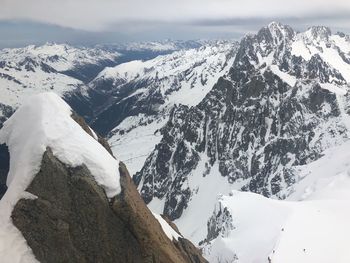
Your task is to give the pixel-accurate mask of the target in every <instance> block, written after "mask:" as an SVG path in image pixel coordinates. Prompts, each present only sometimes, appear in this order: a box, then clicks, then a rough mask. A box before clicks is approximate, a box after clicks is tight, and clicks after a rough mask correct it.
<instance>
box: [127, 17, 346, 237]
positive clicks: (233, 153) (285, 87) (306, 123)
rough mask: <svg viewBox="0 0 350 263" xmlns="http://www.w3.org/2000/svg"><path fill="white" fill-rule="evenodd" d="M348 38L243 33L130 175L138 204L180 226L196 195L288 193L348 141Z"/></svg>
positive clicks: (316, 31)
mask: <svg viewBox="0 0 350 263" xmlns="http://www.w3.org/2000/svg"><path fill="white" fill-rule="evenodd" d="M349 42H350V40H349V37H348V36H346V35H344V34H332V33H331V31H330V30H329V29H328V28H326V27H312V28H310V29H309V30H308V31H306V32H304V33H297V32H295V31H294V30H293V29H292V28H290V27H289V26H284V25H281V24H279V23H271V24H270V25H269V26H268V27H264V28H262V29H261V30H260V31H259V32H258V33H257V34H255V35H247V36H245V37H244V38H243V39H242V41H241V42H240V46H239V49H238V51H237V54H236V56H235V59H234V62H233V64H232V66H231V68H230V70H229V73H228V74H226V75H225V76H224V77H222V78H220V79H219V81H218V82H217V83H216V84H215V85H214V87H213V88H212V90H211V91H210V92H209V93H208V94H207V95H206V97H205V98H204V99H203V100H202V101H201V102H200V103H199V104H198V105H196V106H193V107H188V106H182V105H180V106H178V107H175V108H174V109H173V111H172V112H171V114H170V118H169V120H168V122H167V123H166V125H165V126H164V127H163V128H162V129H161V130H160V132H161V136H162V137H161V140H160V142H159V143H158V144H157V145H156V146H155V148H154V150H153V152H152V153H151V154H150V155H149V157H148V158H147V160H146V162H145V164H144V166H143V168H142V170H141V171H140V172H138V173H137V174H136V175H135V176H134V180H135V182H136V183H137V184H138V185H139V189H140V192H141V195H142V197H143V198H144V200H145V201H146V202H147V203H150V207H158V209H159V207H164V208H160V209H163V211H162V212H164V213H165V214H166V215H167V216H169V217H170V218H171V219H179V218H180V219H179V220H180V221H179V222H180V223H179V225H180V229H181V224H182V223H184V222H185V219H184V218H182V217H181V216H182V214H183V212H184V211H185V209H186V208H188V207H189V208H188V210H186V211H187V212H186V216H185V217H186V218H189V217H190V215H189V214H191V215H193V216H194V215H195V213H196V212H194V210H196V208H194V206H195V205H196V204H198V203H199V201H198V200H199V199H202V200H208V198H209V199H210V198H211V199H210V200H213V202H214V200H215V198H214V196H216V195H217V194H228V191H229V190H230V189H241V190H244V191H251V192H255V193H259V194H263V195H265V196H268V197H275V198H282V199H283V198H285V197H287V196H288V195H289V194H290V193H291V192H292V191H293V184H294V183H295V182H296V181H297V180H299V178H298V169H297V167H298V166H299V165H303V164H307V163H309V162H311V161H313V160H316V159H317V158H319V157H320V154H321V152H322V151H323V150H325V149H327V148H328V147H329V146H333V145H337V144H339V143H341V142H343V141H344V140H345V139H347V138H348V135H349V127H350V126H349V125H350V122H349V117H348V111H349V96H348V93H347V91H348V89H349V86H348V84H349V81H350V73H349V72H350V55H349V52H350V50H349ZM222 178H224V180H223V179H222ZM206 184H211V185H212V188H210V187H209V188H208V187H204V186H203V185H206ZM203 189H205V190H207V192H204V191H203ZM208 195H209V196H211V197H208ZM152 201H153V202H152ZM159 203H161V204H163V206H162V205H159ZM157 204H158V205H157ZM193 209H194V210H193ZM192 213H193V214H192ZM184 225H186V223H184ZM203 225H206V221H205V220H203ZM193 227H195V225H193ZM193 232H194V231H190V230H189V232H188V233H186V234H190V233H193ZM190 235H191V234H190Z"/></svg>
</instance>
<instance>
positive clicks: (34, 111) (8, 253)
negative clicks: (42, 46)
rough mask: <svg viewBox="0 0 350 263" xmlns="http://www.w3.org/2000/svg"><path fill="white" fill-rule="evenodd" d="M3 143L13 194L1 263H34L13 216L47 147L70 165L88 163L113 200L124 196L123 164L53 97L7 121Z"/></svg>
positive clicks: (3, 206)
mask: <svg viewBox="0 0 350 263" xmlns="http://www.w3.org/2000/svg"><path fill="white" fill-rule="evenodd" d="M0 143H5V144H6V145H8V147H9V151H10V156H11V159H10V171H9V173H8V178H7V186H8V190H7V192H6V194H5V195H4V196H3V198H2V199H1V200H0V257H1V260H2V262H34V259H33V257H32V255H31V252H30V250H29V248H28V247H26V245H25V241H24V239H23V238H22V237H21V234H20V233H19V231H17V230H16V228H15V227H14V226H13V225H12V223H11V220H10V216H11V213H12V209H13V207H14V206H15V204H16V203H17V201H18V200H19V199H21V198H28V194H26V193H25V189H26V188H27V187H28V185H29V184H30V183H31V181H32V180H33V178H34V176H35V174H36V173H37V172H38V171H39V169H40V164H41V160H42V156H43V154H44V152H45V151H46V149H47V147H50V148H51V150H52V152H53V154H54V155H55V156H56V157H57V158H58V159H59V160H61V161H62V162H63V163H65V164H67V165H69V166H72V167H76V166H80V165H83V164H85V165H86V166H87V168H88V169H89V170H90V172H91V174H92V175H93V176H94V178H95V180H96V182H97V183H98V184H99V185H101V186H102V187H103V188H104V190H105V191H106V194H107V196H108V197H109V198H112V197H114V196H115V195H117V194H118V193H119V192H120V183H119V170H118V169H119V162H118V161H117V160H116V159H114V158H113V157H112V156H111V155H110V154H109V153H108V152H107V151H106V150H105V149H104V148H103V146H102V145H100V144H99V143H98V141H96V140H95V139H94V138H93V137H91V136H90V135H89V134H87V133H86V132H85V131H84V130H83V129H82V128H81V127H80V126H79V124H78V123H76V122H75V121H74V120H73V119H72V118H71V109H70V107H69V106H68V105H67V104H66V103H65V102H64V101H63V100H62V99H61V98H60V97H58V96H57V95H55V94H54V93H43V94H39V95H35V96H33V97H31V98H30V99H28V100H27V101H26V102H25V103H24V104H23V105H22V106H21V107H20V108H19V109H18V110H17V111H16V112H15V113H14V114H13V116H12V117H11V118H10V119H9V120H8V121H6V122H5V124H4V127H3V128H2V129H1V130H0ZM11 242H13V243H11Z"/></svg>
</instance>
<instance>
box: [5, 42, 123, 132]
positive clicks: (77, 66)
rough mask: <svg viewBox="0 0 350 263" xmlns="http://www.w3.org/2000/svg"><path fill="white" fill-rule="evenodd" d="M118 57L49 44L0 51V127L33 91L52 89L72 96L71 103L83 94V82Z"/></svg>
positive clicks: (113, 54) (113, 62) (84, 86)
mask: <svg viewBox="0 0 350 263" xmlns="http://www.w3.org/2000/svg"><path fill="white" fill-rule="evenodd" d="M119 57H120V54H119V53H116V52H109V51H106V50H102V49H99V48H85V47H73V46H69V45H66V44H50V43H48V44H45V45H41V46H33V45H32V46H27V47H24V48H13V49H2V50H0V93H1V96H0V126H1V125H2V123H3V121H4V120H6V119H7V118H8V117H9V116H10V115H11V113H12V112H13V111H14V110H15V109H16V108H17V107H18V106H19V105H21V103H22V102H23V100H24V99H26V98H27V97H28V96H30V95H33V94H37V93H41V92H46V91H53V92H55V93H56V94H58V95H60V96H61V97H71V96H73V95H75V101H72V103H74V102H76V101H77V97H80V98H79V100H80V101H82V100H83V99H82V97H84V96H87V93H86V89H87V87H86V85H85V83H84V82H86V81H88V80H89V78H91V77H95V76H96V75H97V74H98V73H99V72H100V71H101V70H102V69H104V68H105V67H106V66H109V65H115V64H116V63H117V62H116V61H117V60H118V58H119ZM79 100H78V101H79ZM87 100H89V99H87Z"/></svg>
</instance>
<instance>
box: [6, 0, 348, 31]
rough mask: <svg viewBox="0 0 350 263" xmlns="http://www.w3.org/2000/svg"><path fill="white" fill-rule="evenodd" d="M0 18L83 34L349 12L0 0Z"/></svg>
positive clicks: (276, 2) (196, 2) (199, 1)
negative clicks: (138, 24) (143, 25)
mask: <svg viewBox="0 0 350 263" xmlns="http://www.w3.org/2000/svg"><path fill="white" fill-rule="evenodd" d="M0 2H1V9H0V19H26V20H33V21H37V22H44V23H52V24H55V25H60V26H64V27H71V28H76V29H83V30H89V31H103V30H111V27H112V26H116V25H120V26H121V25H124V24H125V21H130V22H132V21H140V20H142V21H154V20H157V21H163V22H172V23H177V22H184V21H194V20H198V21H200V20H221V21H223V20H225V19H228V20H229V19H237V20H239V19H243V20H244V19H247V18H254V17H261V18H266V19H268V18H270V17H284V16H286V17H300V18H302V17H310V16H312V15H314V16H317V15H318V14H323V15H324V16H325V15H327V14H336V13H339V12H343V13H344V12H348V13H350V1H349V0H293V1H291V0H290V1H281V0H264V1H262V0H244V1H242V0H25V1H23V0H1V1H0Z"/></svg>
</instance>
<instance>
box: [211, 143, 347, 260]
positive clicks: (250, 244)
mask: <svg viewBox="0 0 350 263" xmlns="http://www.w3.org/2000/svg"><path fill="white" fill-rule="evenodd" d="M298 169H299V174H300V176H299V178H300V179H299V180H300V181H299V182H298V183H297V184H296V185H295V186H294V192H293V194H292V195H290V197H289V198H288V199H287V200H286V201H279V200H273V199H268V198H265V197H263V196H261V195H257V194H253V193H246V192H238V191H233V192H232V193H231V194H230V195H228V196H221V197H220V198H219V200H218V203H217V204H216V208H215V212H214V215H218V214H219V212H220V211H223V210H224V209H225V208H226V209H227V210H228V211H229V213H230V214H231V215H232V221H231V223H232V228H231V229H228V230H227V229H225V230H223V231H222V232H221V233H220V235H219V237H218V238H216V239H214V241H212V242H210V244H207V245H206V246H204V253H205V254H206V256H207V258H208V260H209V261H210V262H226V261H225V260H233V259H234V261H233V262H242V263H256V262H266V263H269V262H273V263H289V262H290V263H295V262H298V263H299V262H300V263H304V262H305V263H310V262H317V263H328V262H337V263H346V262H350V251H349V249H348V247H347V244H349V242H350V225H349V224H348V222H349V220H350V211H349V207H350V141H347V142H346V143H344V144H342V145H340V146H337V147H334V148H331V149H328V150H326V151H325V152H324V156H323V157H322V158H320V159H318V160H317V161H315V162H312V163H310V164H309V165H305V166H300V167H298ZM252 251H254V253H252ZM220 260H221V261H220ZM269 260H270V261H269ZM228 262H231V261H228Z"/></svg>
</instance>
